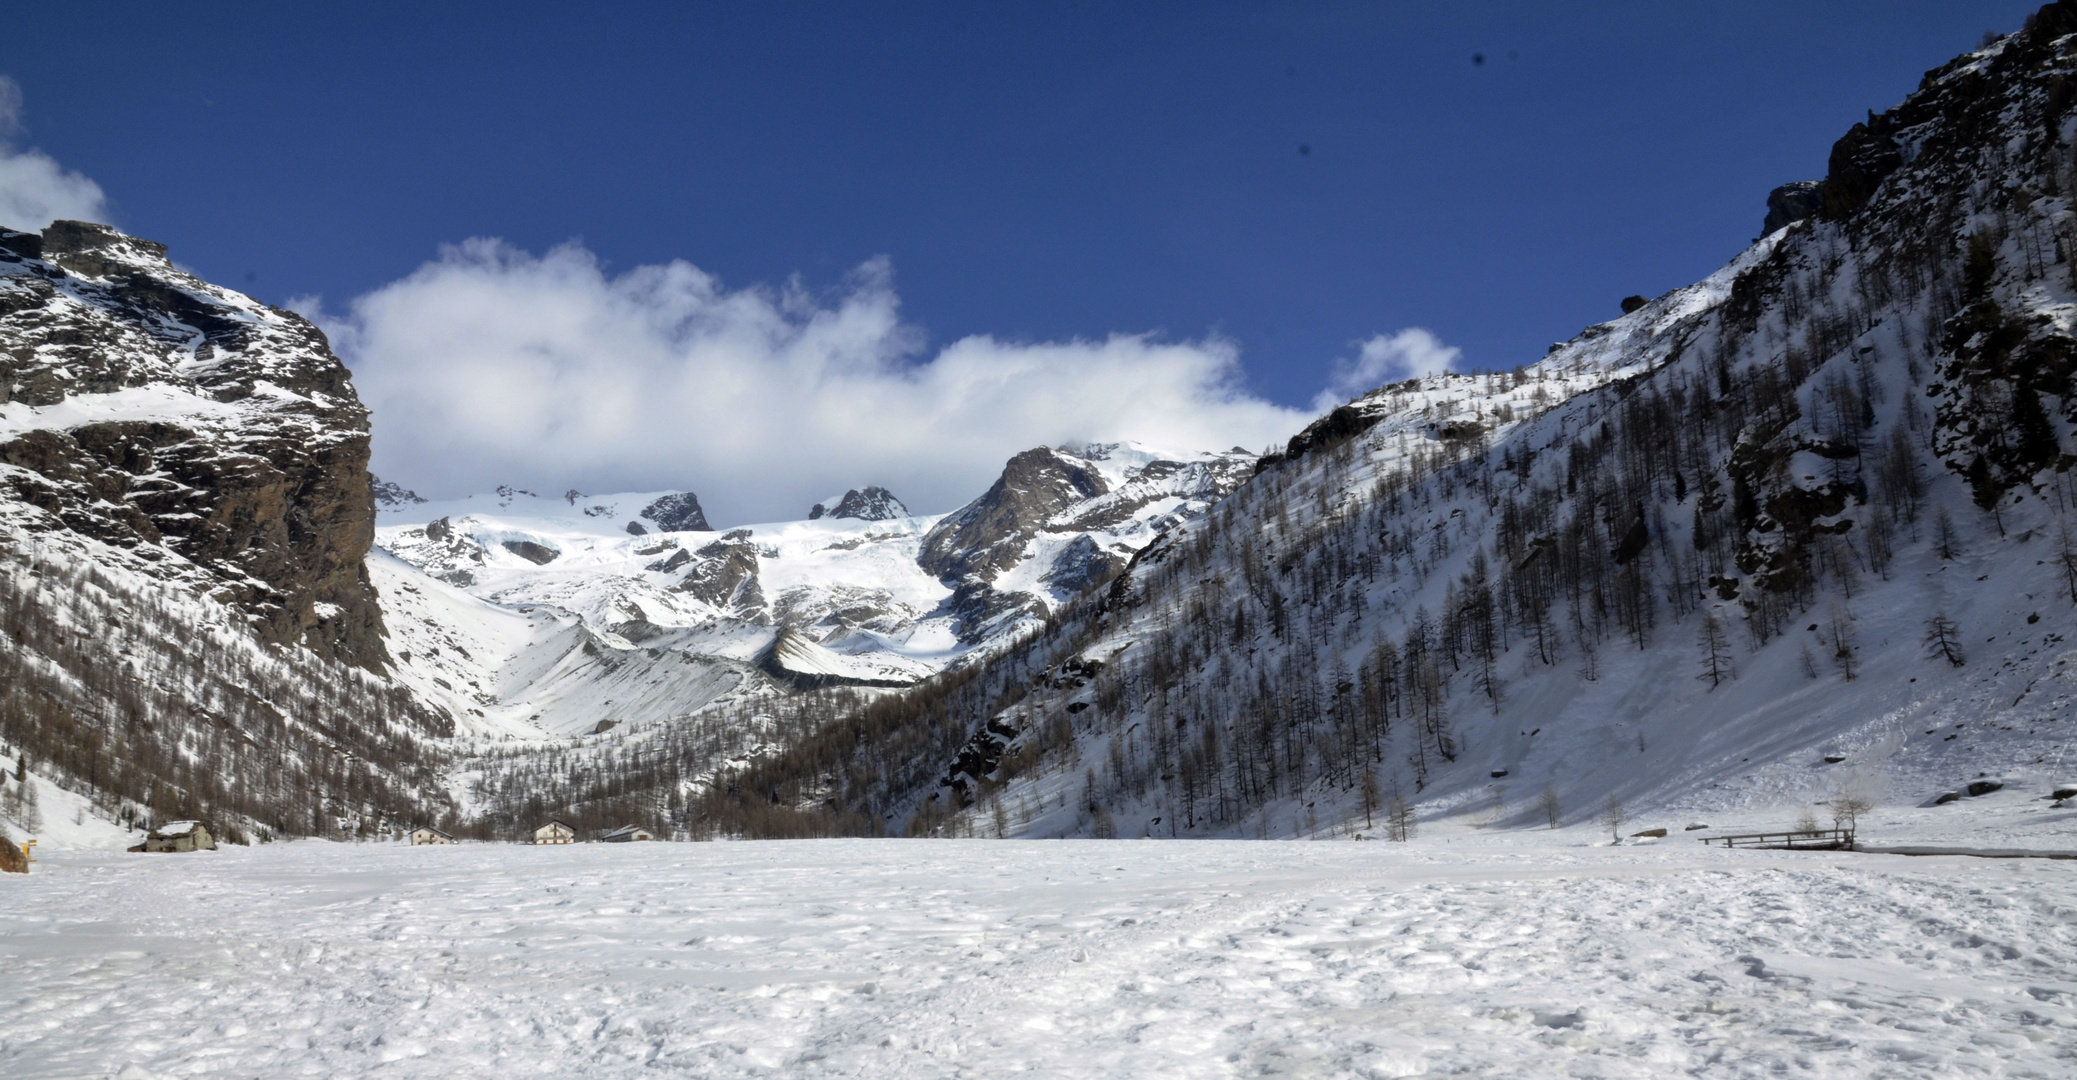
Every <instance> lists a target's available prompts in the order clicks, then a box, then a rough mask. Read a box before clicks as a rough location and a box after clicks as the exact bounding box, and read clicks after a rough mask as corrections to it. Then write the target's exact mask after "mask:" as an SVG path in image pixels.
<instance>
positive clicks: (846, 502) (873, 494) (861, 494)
mask: <svg viewBox="0 0 2077 1080" xmlns="http://www.w3.org/2000/svg"><path fill="white" fill-rule="evenodd" d="M908 516H909V508H908V507H906V506H903V505H902V501H901V500H900V499H897V498H895V497H894V493H893V492H891V491H889V490H887V489H886V488H883V487H869V488H866V489H865V490H864V491H860V490H858V489H857V488H852V489H851V490H849V491H846V492H844V494H843V495H842V496H841V497H839V498H835V499H829V500H825V501H823V502H819V503H816V504H815V506H814V508H813V509H811V510H809V511H808V520H809V521H819V520H821V519H822V518H825V517H832V518H857V519H858V520H860V521H892V520H894V519H895V518H904V517H908Z"/></svg>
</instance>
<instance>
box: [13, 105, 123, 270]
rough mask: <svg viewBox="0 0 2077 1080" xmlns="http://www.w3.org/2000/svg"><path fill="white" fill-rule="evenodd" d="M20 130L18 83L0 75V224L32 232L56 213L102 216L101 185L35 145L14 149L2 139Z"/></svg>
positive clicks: (105, 209) (104, 204)
mask: <svg viewBox="0 0 2077 1080" xmlns="http://www.w3.org/2000/svg"><path fill="white" fill-rule="evenodd" d="M21 130H22V87H21V84H20V83H17V82H15V81H14V80H13V79H11V78H8V77H7V76H5V75H0V225H5V226H7V227H9V228H14V229H22V230H26V231H29V232H37V231H40V230H42V228H43V227H44V226H45V225H48V224H50V223H51V222H53V221H56V220H57V219H59V218H77V219H80V220H85V221H104V222H105V221H107V220H108V200H107V198H106V197H105V196H103V195H102V194H101V186H100V185H99V184H96V183H94V182H93V181H92V180H89V179H87V178H86V177H84V176H81V175H80V174H78V173H76V172H66V171H65V169H64V168H63V167H61V166H60V165H59V164H58V163H57V162H56V161H53V160H52V159H51V157H50V155H48V154H45V153H44V152H43V151H41V150H18V149H16V148H15V147H14V145H13V144H12V143H9V142H7V141H6V140H7V139H8V138H10V137H12V136H14V135H16V134H18V133H19V132H20V131H21Z"/></svg>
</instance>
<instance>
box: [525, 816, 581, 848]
mask: <svg viewBox="0 0 2077 1080" xmlns="http://www.w3.org/2000/svg"><path fill="white" fill-rule="evenodd" d="M576 839H577V830H575V829H573V828H570V827H569V826H568V825H566V824H564V823H563V822H560V821H551V822H549V823H548V824H546V825H543V826H541V827H540V828H538V829H535V830H534V843H536V844H569V843H574V842H575V841H576Z"/></svg>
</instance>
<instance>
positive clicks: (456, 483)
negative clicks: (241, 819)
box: [305, 239, 1310, 523]
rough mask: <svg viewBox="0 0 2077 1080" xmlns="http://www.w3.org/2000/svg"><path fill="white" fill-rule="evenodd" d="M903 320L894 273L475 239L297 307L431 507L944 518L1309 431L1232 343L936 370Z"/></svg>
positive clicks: (990, 350) (975, 354)
mask: <svg viewBox="0 0 2077 1080" xmlns="http://www.w3.org/2000/svg"><path fill="white" fill-rule="evenodd" d="M899 308H900V303H899V300H898V298H897V297H896V295H895V292H894V288H893V283H892V280H891V270H890V268H889V266H888V264H887V263H886V262H884V261H874V262H871V263H867V264H866V265H865V266H862V267H860V268H859V269H858V271H856V272H855V273H854V274H853V275H852V277H851V279H850V280H849V281H848V282H847V283H846V284H845V286H844V287H843V289H842V290H840V291H839V292H838V293H837V294H835V295H832V296H827V297H817V296H815V295H812V294H811V293H809V292H808V291H807V290H806V289H804V288H803V287H802V286H801V285H800V284H799V283H798V282H794V283H790V284H789V285H788V286H787V287H786V288H784V289H779V290H772V289H762V288H749V289H739V290H733V291H731V290H729V289H726V288H724V287H723V286H722V285H721V283H720V282H719V281H718V280H716V279H715V278H714V277H712V276H711V275H709V274H706V273H704V272H702V271H700V270H699V269H698V268H696V267H694V266H692V265H691V264H689V263H685V262H673V263H671V264H669V265H664V266H643V267H639V268H637V269H634V270H631V271H629V272H627V273H625V274H621V275H619V276H609V275H607V274H606V273H605V272H604V271H603V270H602V269H601V267H600V266H599V263H598V261H597V259H596V258H594V257H593V255H592V254H591V253H590V252H589V251H586V250H585V249H584V248H583V247H581V246H578V245H576V244H567V245H564V246H562V247H558V248H556V249H554V250H552V251H549V252H548V253H547V254H546V255H543V256H539V257H535V256H533V255H530V254H528V253H526V252H523V251H519V250H517V249H515V248H513V247H511V246H509V245H506V244H504V243H502V242H501V241H497V240H482V239H479V240H471V241H469V242H467V243H464V244H461V245H459V246H455V247H451V248H447V249H443V251H442V252H441V255H440V258H439V259H437V260H436V261H433V262H430V263H428V264H426V265H425V266H423V267H421V268H420V269H419V270H418V271H417V272H416V273H413V274H412V275H410V276H409V277H407V278H404V279H403V280H400V281H397V282H394V283H392V284H390V285H387V286H384V287H383V288H380V289H377V290H375V291H374V292H372V293H369V294H367V295H365V296H362V297H360V298H359V299H357V300H355V301H354V302H353V304H352V306H351V309H350V311H349V312H348V313H347V314H345V315H344V316H341V317H336V318H332V317H326V316H325V315H324V314H323V313H322V311H321V309H320V308H318V307H317V306H316V305H315V302H314V301H306V302H305V310H306V311H312V312H314V313H315V315H316V317H317V318H318V319H319V320H320V321H321V322H322V323H323V325H324V326H325V328H326V330H327V331H328V332H330V333H331V334H332V336H333V342H334V344H335V346H337V348H338V350H339V352H340V354H341V356H342V357H343V358H345V359H346V361H347V362H348V364H349V365H350V366H351V367H352V368H353V371H354V374H355V382H356V384H357V386H358V387H359V389H360V393H361V396H362V398H363V399H364V400H365V401H367V403H368V404H369V406H370V407H371V408H372V409H373V410H374V414H375V418H374V425H375V433H376V437H375V462H374V468H375V471H376V472H377V473H379V474H381V475H382V476H383V477H384V478H386V479H392V480H396V481H399V482H402V483H404V484H406V485H407V486H410V487H414V488H417V489H418V490H420V491H421V492H422V493H424V494H427V495H438V496H453V495H460V494H465V493H470V492H476V491H483V490H488V489H489V488H490V487H492V486H494V485H497V484H500V483H514V484H521V485H527V486H531V485H539V487H538V488H536V490H539V489H541V488H546V489H550V490H557V491H559V490H561V489H562V488H563V487H566V486H574V487H578V488H580V489H582V490H585V491H593V492H604V491H613V490H647V489H659V488H677V489H688V490H692V491H696V492H698V493H699V496H700V500H701V502H702V503H703V504H705V505H706V506H707V507H708V508H709V517H710V518H712V519H714V520H715V521H716V522H717V523H721V522H745V521H760V520H763V521H770V520H790V519H793V518H798V517H800V516H802V515H804V514H805V513H806V511H807V509H808V507H809V506H810V505H811V504H812V503H813V502H814V500H816V499H817V498H820V497H822V496H825V495H827V494H828V493H829V492H831V491H833V490H841V489H842V488H844V487H846V486H852V485H863V484H882V485H885V486H887V487H889V488H891V489H893V490H894V492H895V493H896V494H897V495H899V496H900V497H901V498H902V499H903V500H904V501H905V502H907V503H908V505H909V506H910V507H912V508H914V509H916V510H917V511H919V512H933V511H943V510H949V509H952V508H954V507H956V506H958V505H960V504H961V503H963V502H965V501H966V500H968V499H970V498H972V497H974V496H975V495H978V494H980V493H981V491H983V490H984V489H985V488H986V487H987V485H988V484H989V483H990V482H992V481H993V479H994V478H995V476H996V475H997V474H998V473H999V472H1000V471H1001V468H1002V464H1003V462H1004V460H1006V459H1007V458H1008V457H1009V456H1010V455H1012V454H1014V453H1016V452H1018V451H1020V450H1024V449H1028V448H1030V447H1033V446H1038V445H1058V444H1061V443H1065V442H1070V441H1079V440H1115V439H1124V438H1131V439H1137V440H1140V441H1142V442H1145V443H1148V444H1149V445H1153V446H1158V447H1165V448H1171V449H1182V450H1191V449H1224V448H1226V447H1230V446H1234V445H1236V444H1238V445H1244V446H1248V447H1250V448H1260V447H1262V446H1264V445H1265V444H1268V443H1271V442H1275V441H1280V440H1281V439H1283V438H1285V437H1288V436H1289V435H1290V434H1292V433H1293V432H1295V431H1296V430H1297V429H1298V428H1299V427H1301V426H1303V425H1304V424H1305V423H1306V422H1307V421H1308V420H1309V419H1310V416H1309V415H1308V414H1306V413H1304V412H1301V411H1297V410H1292V409H1287V408H1283V407H1280V406H1277V405H1274V404H1271V403H1269V402H1266V401H1263V400H1262V399H1260V398H1257V397H1254V396H1252V395H1250V394H1249V393H1247V392H1246V391H1245V390H1244V389H1243V388H1242V387H1241V385H1240V376H1241V370H1240V362H1239V354H1238V350H1237V348H1236V347H1235V346H1234V345H1233V344H1232V343H1231V342H1229V341H1225V340H1223V339H1220V338H1216V337H1212V338H1207V339H1204V340H1201V341H1190V342H1167V341H1161V340H1157V339H1156V338H1154V337H1152V336H1150V335H1128V334H1116V335H1112V336H1111V337H1108V338H1105V339H1102V340H1077V341H1068V342H1044V343H1023V342H1008V341H1001V340H997V339H995V338H992V337H986V336H980V337H969V338H964V339H961V340H959V341H955V342H952V343H950V344H949V345H946V346H945V347H944V348H942V349H940V350H938V351H937V352H936V353H935V354H934V355H928V356H926V355H924V352H923V349H922V341H921V335H920V334H919V333H918V332H917V331H916V330H915V329H914V328H913V327H910V326H908V325H906V324H904V323H903V322H902V321H901V319H900V314H899Z"/></svg>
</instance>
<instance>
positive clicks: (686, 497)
mask: <svg viewBox="0 0 2077 1080" xmlns="http://www.w3.org/2000/svg"><path fill="white" fill-rule="evenodd" d="M641 516H642V517H643V518H644V519H646V520H647V521H648V522H649V523H650V524H652V525H654V526H656V527H657V529H659V530H661V531H663V532H713V531H714V526H712V525H709V524H707V515H706V514H705V513H704V512H703V511H701V510H700V497H699V496H697V495H694V494H693V493H692V492H690V491H681V492H678V493H677V494H674V495H665V496H664V497H662V498H660V499H658V500H656V501H655V502H653V503H650V504H649V505H648V506H645V507H643V508H642V514H641ZM628 531H629V532H630V533H635V535H637V536H639V535H642V534H641V533H636V532H635V530H634V529H633V528H632V527H630V528H629V529H628Z"/></svg>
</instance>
